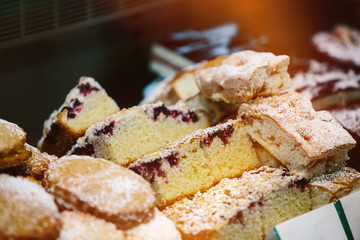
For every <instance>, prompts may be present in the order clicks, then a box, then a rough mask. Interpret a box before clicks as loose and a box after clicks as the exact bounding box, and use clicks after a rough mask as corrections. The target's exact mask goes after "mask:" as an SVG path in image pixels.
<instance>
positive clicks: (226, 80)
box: [196, 50, 291, 103]
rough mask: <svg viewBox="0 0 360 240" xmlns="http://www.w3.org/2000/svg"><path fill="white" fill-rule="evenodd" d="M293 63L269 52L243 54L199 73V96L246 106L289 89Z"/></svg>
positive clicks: (228, 58) (234, 54) (283, 56)
mask: <svg viewBox="0 0 360 240" xmlns="http://www.w3.org/2000/svg"><path fill="white" fill-rule="evenodd" d="M289 63H290V59H289V57H288V56H286V55H280V56H275V55H274V54H272V53H267V52H255V51H252V50H247V51H240V52H237V53H233V54H231V55H229V56H227V57H223V58H222V59H221V58H220V59H219V60H218V61H217V62H214V63H213V66H210V67H204V69H201V70H198V71H197V72H196V82H197V84H198V86H199V89H200V92H201V93H202V94H203V95H204V96H205V97H207V98H209V99H211V100H213V101H225V102H227V103H243V102H248V101H250V100H252V99H254V98H257V97H261V96H271V95H274V94H277V93H279V92H280V91H282V90H285V89H287V88H289V87H290V81H291V80H290V75H289V74H288V72H287V68H288V66H289Z"/></svg>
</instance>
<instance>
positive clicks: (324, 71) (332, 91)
mask: <svg viewBox="0 0 360 240" xmlns="http://www.w3.org/2000/svg"><path fill="white" fill-rule="evenodd" d="M359 88H360V74H359V73H356V72H355V71H354V70H353V69H349V70H343V69H340V68H334V67H333V66H330V65H329V64H328V63H324V62H318V61H315V60H311V61H309V63H308V66H307V67H306V69H305V70H302V71H299V72H297V73H296V74H295V75H294V76H293V77H292V82H291V89H292V90H294V91H297V92H299V93H301V94H302V95H304V96H305V97H307V98H309V99H310V100H311V102H312V104H313V107H314V109H316V110H324V109H332V108H338V107H343V106H346V105H348V104H350V103H352V102H354V101H359V100H360V90H359Z"/></svg>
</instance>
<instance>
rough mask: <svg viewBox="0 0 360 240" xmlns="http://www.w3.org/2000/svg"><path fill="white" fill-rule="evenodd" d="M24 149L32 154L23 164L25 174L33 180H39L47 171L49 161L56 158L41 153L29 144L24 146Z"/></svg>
mask: <svg viewBox="0 0 360 240" xmlns="http://www.w3.org/2000/svg"><path fill="white" fill-rule="evenodd" d="M25 148H26V149H27V150H28V151H30V152H31V153H32V154H31V157H30V158H29V159H28V160H27V161H25V162H24V164H23V168H24V171H25V173H26V174H27V175H29V176H32V177H34V178H35V179H41V178H42V177H43V176H44V174H45V172H46V170H47V169H48V166H49V163H50V161H54V160H55V159H57V157H56V156H54V155H49V154H47V153H42V152H40V150H39V149H37V148H35V147H33V146H31V145H29V144H25Z"/></svg>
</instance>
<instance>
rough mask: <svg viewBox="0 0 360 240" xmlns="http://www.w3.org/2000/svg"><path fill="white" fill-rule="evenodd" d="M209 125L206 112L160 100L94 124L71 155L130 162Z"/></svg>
mask: <svg viewBox="0 0 360 240" xmlns="http://www.w3.org/2000/svg"><path fill="white" fill-rule="evenodd" d="M208 126H209V120H208V117H207V115H206V113H205V112H203V111H199V110H195V111H192V110H189V109H188V108H187V107H186V106H182V105H174V106H169V107H166V106H165V105H164V104H163V103H161V102H158V103H155V104H148V105H144V106H135V107H132V108H130V109H123V110H121V111H120V112H118V113H116V114H113V115H111V116H110V117H108V118H106V119H105V120H103V121H101V122H99V123H97V124H95V125H93V126H91V127H90V128H89V129H88V130H87V131H86V134H85V136H84V137H82V138H80V139H79V140H78V141H77V143H76V145H75V146H74V147H73V148H72V150H71V151H70V152H69V154H78V155H91V156H94V157H99V158H104V159H107V160H110V161H113V162H115V163H117V164H120V165H128V164H130V163H131V162H134V161H135V160H137V159H138V158H139V157H141V156H143V155H145V154H148V153H152V152H155V151H158V150H159V149H160V148H162V147H164V146H165V145H166V144H168V143H170V142H174V141H176V140H178V139H181V138H182V137H184V136H186V135H187V134H190V133H192V132H194V131H196V130H197V129H200V128H206V127H208Z"/></svg>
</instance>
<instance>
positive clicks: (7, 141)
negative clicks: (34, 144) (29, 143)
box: [0, 119, 26, 157]
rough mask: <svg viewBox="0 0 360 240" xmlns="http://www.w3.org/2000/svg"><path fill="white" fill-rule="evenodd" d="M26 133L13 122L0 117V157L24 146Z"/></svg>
mask: <svg viewBox="0 0 360 240" xmlns="http://www.w3.org/2000/svg"><path fill="white" fill-rule="evenodd" d="M25 141H26V133H25V132H24V130H23V129H22V128H20V127H19V126H18V125H16V124H14V123H10V122H8V121H5V120H2V119H0V157H1V156H3V155H6V154H8V153H10V152H13V151H16V150H18V149H19V148H22V147H23V146H24V143H25Z"/></svg>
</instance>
